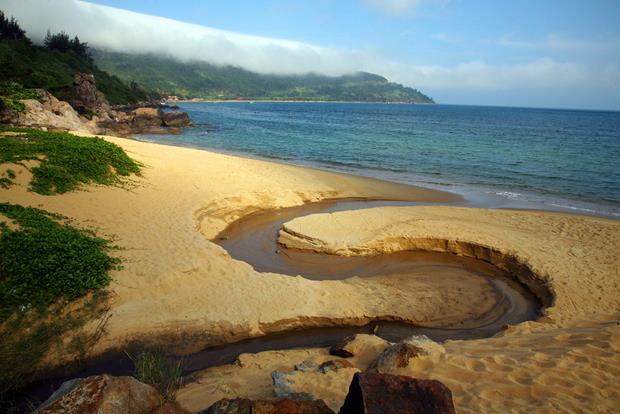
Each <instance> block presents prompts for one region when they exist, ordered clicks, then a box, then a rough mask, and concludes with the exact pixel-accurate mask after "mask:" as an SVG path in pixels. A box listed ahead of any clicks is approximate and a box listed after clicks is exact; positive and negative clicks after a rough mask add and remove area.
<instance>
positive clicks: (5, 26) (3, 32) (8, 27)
mask: <svg viewBox="0 0 620 414" xmlns="http://www.w3.org/2000/svg"><path fill="white" fill-rule="evenodd" d="M0 39H5V40H23V39H26V32H25V31H24V30H23V29H22V28H21V27H19V24H18V23H17V21H16V20H15V18H14V17H12V16H11V19H10V20H9V19H7V18H6V16H5V15H4V12H2V11H1V10H0Z"/></svg>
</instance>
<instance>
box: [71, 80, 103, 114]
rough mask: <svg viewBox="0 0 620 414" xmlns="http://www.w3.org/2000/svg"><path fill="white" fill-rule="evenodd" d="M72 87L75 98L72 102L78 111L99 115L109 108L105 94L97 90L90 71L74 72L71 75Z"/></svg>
mask: <svg viewBox="0 0 620 414" xmlns="http://www.w3.org/2000/svg"><path fill="white" fill-rule="evenodd" d="M73 88H74V90H75V95H76V98H75V99H74V101H73V102H72V104H73V107H74V108H76V109H77V110H78V112H80V113H95V114H97V115H99V114H103V113H106V112H108V111H109V110H110V104H109V102H108V100H107V99H106V97H105V95H104V94H103V93H102V92H101V91H99V90H97V84H96V83H95V75H93V74H91V73H76V74H75V75H74V76H73Z"/></svg>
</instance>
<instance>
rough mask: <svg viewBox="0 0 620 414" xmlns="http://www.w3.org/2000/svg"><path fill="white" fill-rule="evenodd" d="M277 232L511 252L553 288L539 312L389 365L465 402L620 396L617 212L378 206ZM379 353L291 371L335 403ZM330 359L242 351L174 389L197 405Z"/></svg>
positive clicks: (600, 402) (548, 407)
mask: <svg viewBox="0 0 620 414" xmlns="http://www.w3.org/2000/svg"><path fill="white" fill-rule="evenodd" d="M447 240H450V242H446V241H447ZM279 241H280V242H281V243H282V244H284V245H286V246H288V247H290V248H297V249H306V250H314V251H317V252H323V253H329V254H340V255H372V254H379V253H387V252H394V251H399V250H404V249H425V250H436V251H451V252H454V253H457V254H463V255H468V256H475V257H480V258H482V259H484V260H488V261H491V262H495V263H497V264H500V265H501V264H505V263H507V261H506V258H507V257H509V258H515V259H516V260H518V261H519V262H520V263H522V264H523V265H525V266H527V267H528V269H531V271H532V273H533V274H534V275H536V276H538V277H539V279H537V280H529V282H535V283H532V286H536V285H538V286H541V287H543V288H544V290H545V291H547V292H553V298H552V299H553V305H552V307H551V308H547V309H546V315H547V316H546V317H545V318H543V319H540V320H538V321H533V322H527V323H522V324H520V325H518V326H514V327H509V328H508V329H506V330H505V331H504V332H502V333H500V334H498V335H496V336H495V337H493V338H488V339H482V340H467V341H447V342H446V343H445V344H444V346H445V353H443V354H441V355H440V356H439V357H437V356H429V357H418V358H415V359H413V360H410V363H409V365H408V366H407V367H406V368H399V369H394V370H393V371H390V372H391V373H394V374H403V375H409V376H413V377H416V378H430V379H438V380H440V381H442V382H443V383H444V384H446V385H447V386H448V387H449V388H450V389H451V390H452V393H453V397H454V402H455V405H456V407H457V410H458V412H461V413H480V412H485V413H508V412H511V413H512V412H514V413H530V412H533V411H534V412H538V411H541V412H558V413H559V412H593V413H607V412H613V411H614V410H615V409H616V407H617V406H618V405H619V404H620V393H618V389H620V388H619V387H620V382H619V380H618V378H620V315H619V314H618V310H619V306H618V303H619V300H620V295H619V293H620V292H618V263H620V260H619V255H620V253H619V252H618V249H617V247H618V246H619V245H620V243H619V242H620V223H619V222H615V221H610V220H606V219H597V218H591V217H581V216H575V215H564V214H557V213H546V212H526V211H513V210H482V209H463V208H454V207H381V208H373V209H367V210H355V211H346V212H336V213H330V214H314V215H310V216H306V217H301V218H297V219H294V220H292V221H290V222H288V223H286V224H285V226H284V228H283V230H282V231H281V233H280V239H279ZM508 262H509V261H508ZM526 276H527V275H526ZM525 282H528V280H526V281H525ZM551 303H552V302H551V301H549V303H547V304H548V305H551ZM379 353H380V349H369V350H366V351H364V352H362V354H361V355H359V356H356V357H354V358H351V359H348V361H349V362H350V363H352V365H353V368H347V369H343V370H339V371H337V372H330V373H329V374H321V373H318V372H311V373H304V374H299V373H298V374H296V375H295V378H294V381H295V382H296V384H297V385H294V386H293V387H294V389H295V391H298V392H299V391H301V392H307V393H310V394H312V395H313V396H314V397H315V398H320V399H324V400H325V401H326V402H327V403H328V405H330V407H331V408H332V409H334V410H335V411H337V410H338V408H339V407H340V405H341V404H342V402H343V401H344V397H345V395H346V393H347V391H348V385H349V383H350V381H351V378H352V376H353V375H354V373H355V372H357V371H358V370H364V369H366V368H368V365H369V364H370V362H371V361H372V360H373V359H374V358H376V357H377V356H378V355H379ZM332 359H338V358H337V357H333V356H330V355H329V354H328V350H327V349H325V348H323V349H306V350H290V351H271V352H263V353H259V354H253V355H242V356H240V358H239V360H238V363H237V364H232V365H226V366H221V367H214V368H211V369H207V370H204V371H202V372H201V373H199V374H197V380H198V381H197V382H195V383H191V384H188V385H186V386H185V387H184V388H183V389H182V390H181V392H180V393H179V400H180V402H181V403H182V404H183V405H184V406H185V407H186V408H188V409H191V410H198V409H203V408H206V407H208V406H209V405H210V404H212V403H213V402H215V401H217V400H218V399H221V398H233V397H237V396H240V397H245V398H251V399H261V398H263V399H264V398H270V397H271V396H272V395H273V385H272V381H271V376H270V375H269V374H270V373H271V372H272V371H276V370H277V371H281V372H290V371H292V370H293V369H294V366H295V365H296V364H299V363H301V362H302V361H312V362H314V363H316V364H320V363H322V362H324V361H328V360H332Z"/></svg>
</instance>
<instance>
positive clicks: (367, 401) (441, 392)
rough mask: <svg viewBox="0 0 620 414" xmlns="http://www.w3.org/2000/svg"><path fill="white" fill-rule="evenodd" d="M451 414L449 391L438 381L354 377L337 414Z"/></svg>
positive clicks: (385, 376)
mask: <svg viewBox="0 0 620 414" xmlns="http://www.w3.org/2000/svg"><path fill="white" fill-rule="evenodd" d="M384 413H391V414H399V413H403V414H404V413H407V414H454V413H455V410H454V404H453V402H452V393H451V392H450V389H448V387H446V386H445V385H443V384H442V383H441V382H439V381H435V380H423V379H415V378H411V377H406V376H403V375H389V374H376V373H368V372H366V373H357V374H355V376H354V377H353V381H352V382H351V386H350V387H349V393H348V394H347V397H346V399H345V401H344V404H343V406H342V407H341V408H340V414H384Z"/></svg>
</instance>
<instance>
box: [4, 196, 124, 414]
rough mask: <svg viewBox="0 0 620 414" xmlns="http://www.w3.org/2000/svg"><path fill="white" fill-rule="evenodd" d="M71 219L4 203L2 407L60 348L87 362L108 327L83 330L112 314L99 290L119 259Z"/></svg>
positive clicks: (105, 245) (102, 240)
mask: <svg viewBox="0 0 620 414" xmlns="http://www.w3.org/2000/svg"><path fill="white" fill-rule="evenodd" d="M63 220H64V218H63V217H60V216H58V215H55V214H52V213H48V212H45V211H43V210H39V209H35V208H30V207H22V206H19V205H13V204H7V203H2V204H0V337H2V341H0V366H2V370H0V409H2V408H3V406H4V405H5V403H4V402H3V398H4V396H5V394H6V393H7V392H9V391H11V390H15V389H17V388H19V387H20V386H23V385H25V384H27V383H28V382H30V381H31V380H32V379H33V376H34V375H35V374H36V368H37V367H38V365H39V363H40V361H41V359H42V358H43V356H44V355H45V354H46V353H47V352H48V351H50V349H52V347H62V348H61V349H62V350H63V351H62V352H63V353H64V354H65V355H74V356H76V357H78V358H79V357H83V356H84V355H85V354H86V352H87V351H88V349H89V348H90V347H91V346H92V345H93V344H94V343H95V342H96V341H97V339H98V337H99V336H100V334H101V333H102V329H103V325H104V324H103V323H102V324H101V325H100V327H99V328H97V329H96V330H95V331H94V332H91V333H90V334H86V333H84V332H83V331H82V328H83V326H84V324H85V322H86V321H87V320H90V319H92V318H94V317H100V316H101V315H102V313H103V312H105V307H104V306H102V304H103V303H105V302H106V301H105V298H106V295H105V293H103V294H102V293H101V292H100V291H99V290H100V289H102V288H103V287H105V286H107V285H108V283H109V282H110V276H109V275H108V272H109V271H110V270H112V269H113V268H116V267H118V266H119V259H117V258H115V257H111V256H109V255H108V251H109V250H110V248H111V246H110V245H109V242H108V241H107V240H105V239H102V238H99V237H96V236H95V235H94V234H93V233H92V232H90V231H86V230H80V229H77V228H74V227H72V226H70V225H69V224H67V223H64V222H63ZM98 291H99V292H98Z"/></svg>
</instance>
